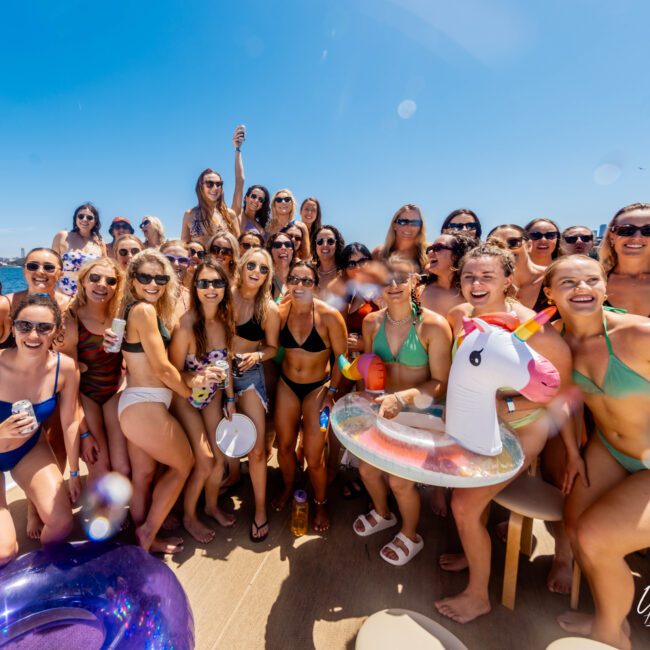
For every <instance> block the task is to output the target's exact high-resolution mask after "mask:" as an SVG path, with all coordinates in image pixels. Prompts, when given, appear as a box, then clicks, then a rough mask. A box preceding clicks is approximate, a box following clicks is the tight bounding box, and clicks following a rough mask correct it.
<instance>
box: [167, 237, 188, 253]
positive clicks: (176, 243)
mask: <svg viewBox="0 0 650 650" xmlns="http://www.w3.org/2000/svg"><path fill="white" fill-rule="evenodd" d="M175 247H178V248H182V249H183V250H184V251H185V252H186V253H189V252H190V247H189V245H188V244H187V242H184V241H181V240H180V239H168V240H167V241H166V242H165V243H164V244H162V245H161V246H160V252H161V253H164V252H165V251H166V250H167V249H168V248H175Z"/></svg>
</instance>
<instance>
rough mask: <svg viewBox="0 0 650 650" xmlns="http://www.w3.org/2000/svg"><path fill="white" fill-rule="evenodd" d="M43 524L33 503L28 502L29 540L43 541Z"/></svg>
mask: <svg viewBox="0 0 650 650" xmlns="http://www.w3.org/2000/svg"><path fill="white" fill-rule="evenodd" d="M42 530H43V522H42V521H41V518H40V517H39V516H38V511H37V510H36V507H35V506H34V504H33V503H32V502H31V501H27V537H29V539H41V531H42Z"/></svg>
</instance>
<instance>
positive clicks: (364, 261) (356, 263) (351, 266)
mask: <svg viewBox="0 0 650 650" xmlns="http://www.w3.org/2000/svg"><path fill="white" fill-rule="evenodd" d="M370 260H371V258H370V257H362V258H361V259H360V260H350V261H349V262H348V263H347V264H346V265H345V268H346V269H356V268H360V267H362V266H365V265H366V264H368V262H370Z"/></svg>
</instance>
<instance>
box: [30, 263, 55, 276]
mask: <svg viewBox="0 0 650 650" xmlns="http://www.w3.org/2000/svg"><path fill="white" fill-rule="evenodd" d="M25 268H26V269H27V270H28V271H32V272H34V271H38V270H39V269H43V271H45V273H54V272H55V271H56V269H57V266H56V264H52V262H45V264H39V263H38V262H27V264H25Z"/></svg>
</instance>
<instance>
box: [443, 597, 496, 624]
mask: <svg viewBox="0 0 650 650" xmlns="http://www.w3.org/2000/svg"><path fill="white" fill-rule="evenodd" d="M434 604H435V606H436V609H437V610H438V611H439V612H440V613H441V614H442V615H443V616H446V617H447V618H450V619H451V620H452V621H456V623H469V622H470V621H473V620H474V619H475V618H478V617H479V616H483V615H484V614H487V613H488V612H489V611H490V610H491V609H492V608H491V607H490V601H489V600H488V599H487V598H485V599H483V598H476V597H475V596H471V595H470V594H468V593H467V592H466V591H463V592H461V593H459V594H458V595H457V596H451V597H450V598H443V599H442V600H436V602H435V603H434Z"/></svg>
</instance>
